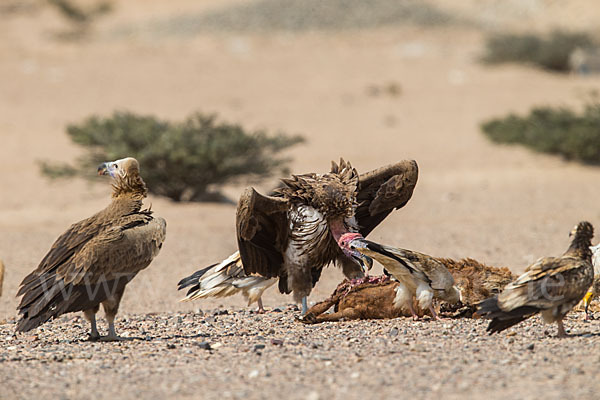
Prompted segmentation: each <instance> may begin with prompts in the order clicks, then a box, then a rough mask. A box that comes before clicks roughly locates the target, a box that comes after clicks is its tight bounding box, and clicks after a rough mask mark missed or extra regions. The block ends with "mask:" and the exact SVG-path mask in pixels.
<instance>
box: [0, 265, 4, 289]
mask: <svg viewBox="0 0 600 400" xmlns="http://www.w3.org/2000/svg"><path fill="white" fill-rule="evenodd" d="M3 284H4V263H3V262H2V260H0V296H2V285H3Z"/></svg>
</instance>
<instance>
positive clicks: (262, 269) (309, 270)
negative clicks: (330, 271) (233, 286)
mask: <svg viewBox="0 0 600 400" xmlns="http://www.w3.org/2000/svg"><path fill="white" fill-rule="evenodd" d="M417 176H418V168H417V163H416V162H415V161H401V162H398V163H396V164H393V165H389V166H385V167H382V168H379V169H376V170H373V171H370V172H367V173H365V174H362V175H360V176H359V175H358V173H357V172H356V169H354V168H352V166H351V165H350V163H349V162H345V161H344V160H343V159H342V160H340V163H339V164H336V163H335V162H332V167H331V171H330V172H328V173H325V174H316V173H310V174H304V175H292V177H291V178H289V179H283V180H282V187H280V188H278V189H277V190H276V192H275V195H274V196H263V195H261V194H259V193H257V192H256V191H255V190H254V189H253V188H248V189H246V191H245V192H244V193H243V194H242V196H241V197H240V200H239V202H238V208H237V215H236V230H237V243H238V250H239V255H240V259H241V262H242V265H243V272H244V275H245V276H248V277H255V276H260V277H262V278H263V279H262V280H260V279H259V280H254V282H257V284H258V285H260V287H261V288H262V289H261V290H263V291H264V289H265V288H266V287H265V286H267V287H268V283H265V282H264V281H265V280H271V279H277V280H278V286H279V291H280V292H281V293H290V292H292V293H293V295H294V300H295V301H302V311H303V313H305V312H306V310H307V304H306V297H307V296H308V295H309V294H310V292H311V290H312V288H313V286H314V284H315V283H316V282H317V280H318V279H319V276H320V274H321V270H322V269H323V267H324V266H326V265H328V264H329V263H331V262H336V264H337V265H339V266H341V267H342V269H343V271H344V274H345V275H346V276H348V277H353V278H354V277H357V276H361V275H362V271H361V269H360V268H359V266H362V267H363V268H366V267H367V266H368V267H369V268H370V261H371V260H369V259H368V258H365V257H364V256H362V255H361V254H360V253H358V252H353V251H349V250H347V249H342V248H340V247H339V246H338V244H337V241H338V239H339V238H340V237H341V236H342V235H343V234H344V233H348V232H356V233H358V234H360V235H362V236H366V235H368V234H369V233H370V232H371V231H372V230H373V229H374V228H375V227H376V226H377V225H379V223H380V222H381V221H383V220H384V219H385V218H386V217H387V216H388V215H389V214H390V213H391V212H392V211H393V210H394V209H399V208H401V207H403V206H404V205H405V204H406V203H407V202H408V201H409V199H410V198H411V196H412V193H413V190H414V188H415V185H416V183H417ZM214 268H215V267H213V269H212V270H210V271H211V273H210V274H209V273H208V271H207V272H206V273H204V274H203V273H201V271H199V272H198V273H197V274H198V275H196V276H197V278H196V279H194V278H192V277H193V276H194V275H192V276H190V277H188V278H184V279H183V280H181V281H180V282H179V289H183V288H186V287H190V286H191V287H192V288H191V289H190V290H189V291H188V294H187V297H186V299H192V298H196V297H203V295H202V294H201V293H200V292H202V291H205V292H208V291H209V290H212V289H213V288H214V286H213V284H212V283H214V282H226V281H227V280H228V278H227V276H225V274H223V273H222V274H221V276H220V278H219V279H216V280H215V279H214V274H213V273H212V272H215V273H218V272H219V271H215V269H214ZM221 271H224V270H223V269H221ZM205 277H210V279H207V278H205ZM239 278H240V276H238V279H239ZM253 279H254V278H253ZM211 282H212V283H211ZM271 283H274V282H273V281H271ZM246 290H247V287H246ZM220 293H223V292H220ZM233 293H235V290H231V291H230V293H229V294H233ZM260 293H261V294H262V292H260ZM259 298H260V296H259Z"/></svg>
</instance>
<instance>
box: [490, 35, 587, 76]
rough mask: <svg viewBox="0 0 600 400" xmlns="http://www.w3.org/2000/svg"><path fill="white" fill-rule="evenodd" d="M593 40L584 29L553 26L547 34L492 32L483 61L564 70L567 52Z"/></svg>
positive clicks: (566, 64) (567, 68)
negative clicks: (555, 28)
mask: <svg viewBox="0 0 600 400" xmlns="http://www.w3.org/2000/svg"><path fill="white" fill-rule="evenodd" d="M594 46H595V45H594V41H593V40H592V39H591V38H590V36H588V35H587V34H585V33H575V32H565V31H560V30H556V31H553V32H551V33H550V34H549V35H545V36H540V35H534V34H506V33H501V34H494V35H492V36H489V37H488V38H487V40H486V53H485V55H484V56H483V61H484V62H486V63H489V64H499V63H505V62H517V63H526V64H533V65H536V66H538V67H541V68H544V69H548V70H552V71H559V72H565V71H569V56H570V55H571V53H572V52H573V50H575V49H576V48H578V47H580V48H592V47H594Z"/></svg>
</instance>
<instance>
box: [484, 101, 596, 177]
mask: <svg viewBox="0 0 600 400" xmlns="http://www.w3.org/2000/svg"><path fill="white" fill-rule="evenodd" d="M481 128H482V130H483V132H484V133H485V134H486V135H487V136H488V137H489V138H490V139H491V140H492V141H494V142H496V143H519V144H523V145H525V146H527V147H529V148H532V149H534V150H536V151H540V152H544V153H552V154H560V155H562V156H563V157H565V158H566V159H568V160H577V161H581V162H584V163H588V164H596V165H600V103H598V102H591V103H588V104H587V105H586V106H585V109H584V110H583V112H582V113H580V114H578V113H576V112H575V111H572V110H570V109H567V108H552V107H538V108H534V109H533V110H532V111H531V112H530V113H529V115H528V116H525V117H520V116H517V115H514V114H511V115H508V116H506V117H503V118H498V119H492V120H490V121H487V122H485V123H483V124H482V126H481Z"/></svg>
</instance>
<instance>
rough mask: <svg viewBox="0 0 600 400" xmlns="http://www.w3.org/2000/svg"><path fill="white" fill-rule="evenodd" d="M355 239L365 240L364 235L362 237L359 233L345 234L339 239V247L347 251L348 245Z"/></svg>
mask: <svg viewBox="0 0 600 400" xmlns="http://www.w3.org/2000/svg"><path fill="white" fill-rule="evenodd" d="M354 239H364V237H363V235H361V234H360V233H358V232H348V233H344V234H343V235H342V236H340V238H339V239H338V246H340V248H342V249H345V248H347V246H348V243H350V241H352V240H354Z"/></svg>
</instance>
